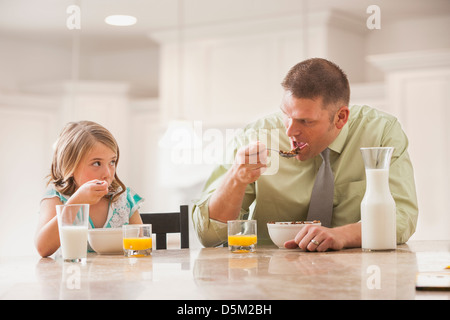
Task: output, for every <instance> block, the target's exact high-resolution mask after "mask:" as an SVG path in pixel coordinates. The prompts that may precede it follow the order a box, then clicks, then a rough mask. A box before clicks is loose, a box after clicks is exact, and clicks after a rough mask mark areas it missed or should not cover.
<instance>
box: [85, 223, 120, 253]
mask: <svg viewBox="0 0 450 320" xmlns="http://www.w3.org/2000/svg"><path fill="white" fill-rule="evenodd" d="M88 240H89V244H90V246H91V248H92V249H94V251H95V252H97V253H98V254H120V253H123V240H122V228H95V229H89V231H88Z"/></svg>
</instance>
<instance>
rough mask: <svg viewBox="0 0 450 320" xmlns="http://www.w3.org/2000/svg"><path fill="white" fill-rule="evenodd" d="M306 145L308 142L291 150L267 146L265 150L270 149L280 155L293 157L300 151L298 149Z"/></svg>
mask: <svg viewBox="0 0 450 320" xmlns="http://www.w3.org/2000/svg"><path fill="white" fill-rule="evenodd" d="M307 145H308V144H307V143H305V144H303V145H302V146H300V147H299V146H297V147H296V148H295V149H292V150H291V151H283V150H276V149H271V148H267V150H272V151H275V152H278V154H279V155H280V157H283V158H293V157H296V156H297V155H298V154H299V153H300V150H302V149H303V148H305V147H306V146H307Z"/></svg>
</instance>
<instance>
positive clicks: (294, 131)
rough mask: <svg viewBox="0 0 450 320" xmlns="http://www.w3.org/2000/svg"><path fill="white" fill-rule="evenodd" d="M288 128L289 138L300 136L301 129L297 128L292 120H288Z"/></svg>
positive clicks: (286, 124)
mask: <svg viewBox="0 0 450 320" xmlns="http://www.w3.org/2000/svg"><path fill="white" fill-rule="evenodd" d="M285 126H286V135H287V136H288V137H293V136H298V135H299V134H300V130H299V128H297V127H296V126H295V123H294V121H293V120H292V119H288V120H287V122H286V123H285Z"/></svg>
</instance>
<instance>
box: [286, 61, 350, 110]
mask: <svg viewBox="0 0 450 320" xmlns="http://www.w3.org/2000/svg"><path fill="white" fill-rule="evenodd" d="M281 85H282V86H283V88H284V89H285V90H286V91H290V92H291V93H292V95H293V96H294V97H295V98H297V99H316V98H319V97H322V99H323V107H324V108H325V107H327V106H328V105H330V104H332V105H338V106H339V107H341V106H344V105H345V106H348V104H349V100H350V85H349V83H348V79H347V75H346V74H345V72H344V71H342V69H341V68H340V67H339V66H338V65H336V64H335V63H333V62H331V61H328V60H326V59H322V58H312V59H308V60H305V61H302V62H300V63H298V64H296V65H295V66H294V67H292V68H291V70H289V72H288V73H287V75H286V77H285V78H284V80H283V82H282V83H281Z"/></svg>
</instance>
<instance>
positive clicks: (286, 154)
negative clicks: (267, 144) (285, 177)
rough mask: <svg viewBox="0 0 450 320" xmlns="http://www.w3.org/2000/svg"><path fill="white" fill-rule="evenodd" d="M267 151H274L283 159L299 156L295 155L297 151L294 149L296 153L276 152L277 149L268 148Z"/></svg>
mask: <svg viewBox="0 0 450 320" xmlns="http://www.w3.org/2000/svg"><path fill="white" fill-rule="evenodd" d="M267 150H272V151H275V152H278V154H279V155H280V157H283V158H293V157H295V156H297V153H294V152H295V151H296V150H297V149H294V152H292V151H282V150H276V149H270V148H267Z"/></svg>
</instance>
